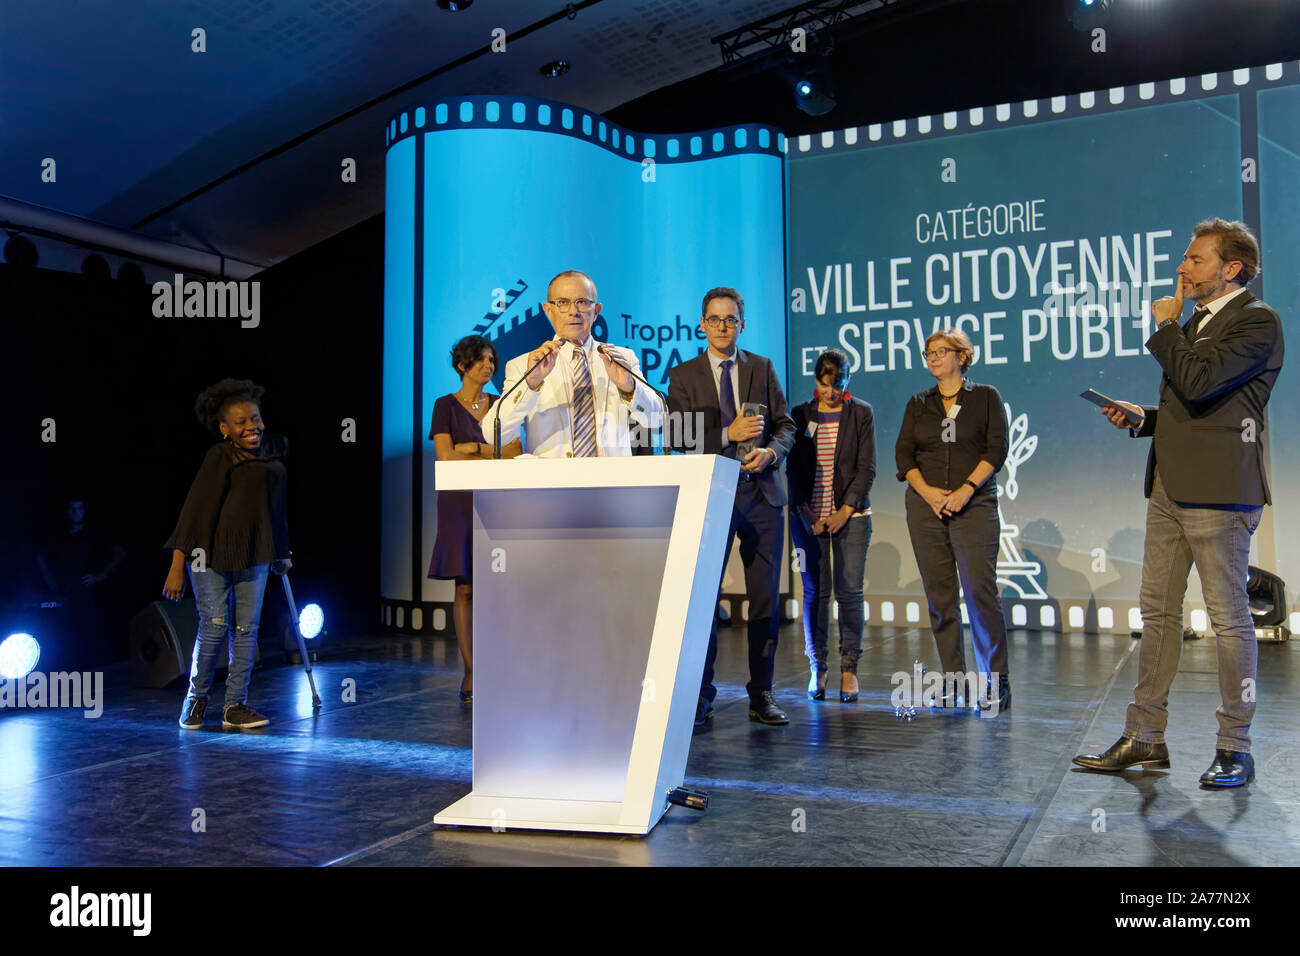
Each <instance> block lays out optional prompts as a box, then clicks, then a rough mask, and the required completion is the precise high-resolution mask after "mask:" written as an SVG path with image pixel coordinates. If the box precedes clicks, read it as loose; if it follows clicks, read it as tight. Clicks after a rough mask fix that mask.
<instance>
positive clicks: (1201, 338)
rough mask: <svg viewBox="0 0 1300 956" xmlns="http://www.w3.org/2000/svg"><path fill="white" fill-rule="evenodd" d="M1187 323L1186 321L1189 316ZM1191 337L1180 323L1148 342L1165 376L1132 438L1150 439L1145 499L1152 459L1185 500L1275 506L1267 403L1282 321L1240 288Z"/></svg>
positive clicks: (1277, 365) (1169, 490)
mask: <svg viewBox="0 0 1300 956" xmlns="http://www.w3.org/2000/svg"><path fill="white" fill-rule="evenodd" d="M1189 321H1190V320H1189ZM1202 324H1203V325H1204V326H1205V327H1204V329H1203V330H1202V331H1201V332H1200V333H1198V334H1197V335H1196V336H1195V340H1194V341H1192V340H1189V339H1188V337H1187V335H1186V334H1185V333H1184V330H1183V328H1180V327H1179V326H1178V324H1177V323H1174V322H1171V323H1169V324H1168V325H1166V326H1164V327H1163V328H1159V329H1156V331H1155V332H1153V333H1152V334H1151V338H1149V339H1147V348H1148V349H1149V350H1150V352H1151V354H1152V355H1154V356H1155V358H1156V361H1158V362H1159V363H1160V367H1161V368H1163V369H1164V372H1165V374H1164V377H1163V378H1162V379H1161V381H1160V404H1159V405H1157V406H1153V407H1145V406H1144V407H1143V411H1144V412H1146V418H1145V419H1144V420H1143V422H1142V426H1141V428H1139V429H1137V430H1136V431H1135V432H1134V435H1135V437H1146V436H1154V437H1155V441H1154V442H1152V445H1151V451H1150V453H1149V454H1148V455H1147V473H1146V489H1145V490H1146V496H1147V497H1148V498H1150V497H1151V485H1152V483H1153V481H1154V477H1155V469H1156V465H1157V463H1159V466H1160V481H1161V483H1162V484H1163V485H1164V488H1165V492H1166V494H1168V495H1169V497H1170V498H1172V499H1173V500H1174V501H1178V502H1181V503H1184V504H1204V505H1250V506H1255V507H1258V506H1260V505H1264V504H1272V499H1271V497H1270V496H1269V489H1268V475H1267V474H1266V472H1265V470H1264V448H1263V441H1264V407H1265V406H1266V405H1267V404H1268V397H1269V393H1271V392H1272V391H1273V383H1274V382H1275V381H1276V380H1277V373H1278V372H1279V371H1280V370H1281V368H1282V350H1283V349H1282V322H1281V320H1280V319H1279V318H1278V315H1277V313H1276V312H1274V311H1273V310H1272V309H1271V308H1269V307H1268V306H1267V305H1265V304H1264V303H1263V302H1261V301H1259V300H1258V299H1256V298H1255V297H1254V296H1253V295H1251V294H1250V293H1249V292H1243V293H1241V294H1240V295H1238V296H1237V297H1236V298H1235V299H1233V300H1232V301H1231V302H1229V303H1228V304H1227V305H1225V306H1224V307H1223V308H1222V309H1221V310H1220V311H1219V313H1218V314H1217V315H1215V316H1214V317H1213V318H1211V319H1210V320H1209V322H1208V324H1205V323H1202Z"/></svg>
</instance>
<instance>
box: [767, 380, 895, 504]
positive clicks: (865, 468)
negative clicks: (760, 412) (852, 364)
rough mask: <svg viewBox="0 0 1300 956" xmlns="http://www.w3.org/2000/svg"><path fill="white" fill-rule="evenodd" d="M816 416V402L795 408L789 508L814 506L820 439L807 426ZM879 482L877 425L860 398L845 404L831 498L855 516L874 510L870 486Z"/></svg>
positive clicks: (788, 467) (841, 416)
mask: <svg viewBox="0 0 1300 956" xmlns="http://www.w3.org/2000/svg"><path fill="white" fill-rule="evenodd" d="M816 414H817V399H815V398H814V399H812V400H811V401H808V402H804V403H803V404H802V405H796V406H795V407H794V409H793V411H792V412H791V415H790V417H791V418H792V419H794V450H793V451H791V452H790V459H789V463H788V465H787V474H788V475H789V479H790V507H791V508H792V509H793V508H799V507H802V506H803V505H806V504H810V503H811V502H812V493H813V478H814V477H815V475H816V473H817V437H816V436H815V435H809V434H808V423H809V422H810V421H812V420H813V418H814V416H815V415H816ZM875 480H876V425H875V420H874V418H873V416H872V411H871V406H870V405H868V404H867V403H866V402H864V401H862V400H861V399H858V398H851V399H849V400H848V401H847V402H845V403H844V406H843V409H842V410H841V411H840V430H839V433H838V434H837V435H836V437H835V477H834V479H833V481H832V483H831V497H832V499H833V501H834V505H835V507H836V508H842V507H843V506H845V505H848V506H849V507H850V508H852V509H853V510H854V511H855V512H857V511H862V510H863V509H865V508H869V507H871V485H872V483H873V482H875Z"/></svg>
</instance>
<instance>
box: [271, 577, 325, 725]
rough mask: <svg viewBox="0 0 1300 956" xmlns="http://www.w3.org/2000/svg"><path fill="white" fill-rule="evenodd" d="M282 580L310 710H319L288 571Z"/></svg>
mask: <svg viewBox="0 0 1300 956" xmlns="http://www.w3.org/2000/svg"><path fill="white" fill-rule="evenodd" d="M280 580H281V581H283V582H284V596H285V599H286V600H287V601H288V602H289V613H290V614H291V615H293V636H294V637H296V638H298V653H299V654H301V655H302V663H303V666H304V667H306V668H307V683H309V684H310V685H311V706H312V710H320V697H319V696H318V695H317V693H316V679H315V678H314V677H312V676H311V655H310V654H308V653H307V644H306V642H305V641H304V640H303V637H302V627H301V626H299V624H298V606H297V605H296V604H294V603H293V589H292V588H290V587H289V572H287V571H286V572H285V573H284V574H282V575H280Z"/></svg>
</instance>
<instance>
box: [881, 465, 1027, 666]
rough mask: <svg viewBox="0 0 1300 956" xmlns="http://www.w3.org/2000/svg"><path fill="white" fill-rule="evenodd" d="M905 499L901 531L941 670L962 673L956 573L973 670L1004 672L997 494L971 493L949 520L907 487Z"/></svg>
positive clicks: (1005, 638) (962, 658) (962, 659)
mask: <svg viewBox="0 0 1300 956" xmlns="http://www.w3.org/2000/svg"><path fill="white" fill-rule="evenodd" d="M906 501H907V504H906V510H907V531H908V534H909V535H910V536H911V538H912V550H913V551H914V552H916V566H917V567H918V568H919V569H920V571H921V583H922V584H923V585H925V596H926V599H927V600H928V601H929V604H930V627H931V629H932V630H933V631H934V642H935V644H936V645H938V648H939V663H940V664H941V665H942V667H943V670H944V673H946V674H952V673H963V674H964V673H966V652H965V649H964V647H963V642H962V633H961V612H960V608H959V607H958V600H959V597H960V592H959V591H958V579H959V576H960V581H961V590H963V591H965V592H966V611H967V613H968V614H969V615H970V636H971V643H972V644H973V645H974V647H975V665H976V671H978V672H979V673H982V674H1006V673H1007V626H1006V622H1005V621H1004V620H1003V618H1002V601H1001V599H1000V598H999V597H998V581H997V576H998V575H997V563H998V542H999V537H1000V535H1001V533H1002V524H1001V522H1000V521H998V499H997V495H994V494H977V495H975V496H974V497H973V498H971V500H970V503H969V504H968V505H966V507H965V508H963V509H962V510H961V511H960V512H958V513H957V514H955V515H953V516H952V517H950V518H937V517H935V514H934V512H933V511H931V510H930V506H929V505H927V504H926V503H925V499H924V498H922V497H921V496H920V495H918V494H917V493H916V492H915V491H913V490H912V489H911V488H910V487H909V488H908V489H907V499H906ZM995 686H996V682H995Z"/></svg>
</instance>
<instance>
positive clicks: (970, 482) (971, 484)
mask: <svg viewBox="0 0 1300 956" xmlns="http://www.w3.org/2000/svg"><path fill="white" fill-rule="evenodd" d="M962 484H963V485H970V486H971V490H972V491H979V490H980V486H979V485H977V484H975V482H973V481H971V480H970V479H969V478H967V479H966V480H965V481H963V482H962Z"/></svg>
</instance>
